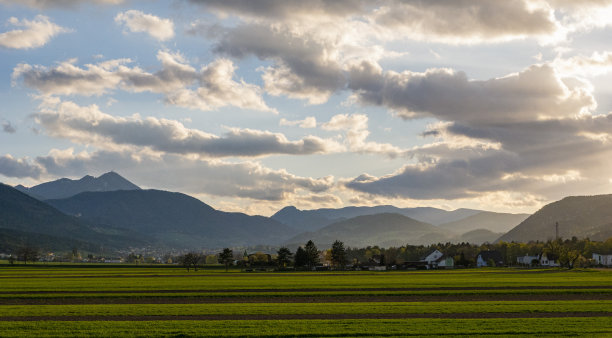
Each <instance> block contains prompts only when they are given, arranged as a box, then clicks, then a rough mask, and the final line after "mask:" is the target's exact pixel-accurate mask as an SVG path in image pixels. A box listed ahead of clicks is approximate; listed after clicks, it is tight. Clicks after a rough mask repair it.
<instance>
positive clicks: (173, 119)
mask: <svg viewBox="0 0 612 338" xmlns="http://www.w3.org/2000/svg"><path fill="white" fill-rule="evenodd" d="M611 71H612V1H609V0H507V1H489V0H454V1H443V0H430V1H419V0H388V1H376V0H374V1H371V0H368V1H366V0H311V1H302V0H242V1H241V0H191V1H187V0H185V1H179V0H173V1H137V0H92V1H78V0H57V1H51V0H20V1H16V0H15V1H13V0H0V102H2V104H1V105H0V181H1V182H4V183H6V184H11V185H16V184H23V185H25V186H32V185H36V184H39V183H42V182H46V181H50V180H55V179H58V178H62V177H68V178H73V179H77V178H80V177H82V176H85V175H93V176H99V175H101V174H103V173H105V172H108V171H111V170H113V171H115V172H118V173H119V174H121V175H122V176H124V177H125V178H127V179H129V180H130V181H132V182H133V183H135V184H137V185H139V186H141V187H143V188H151V189H163V190H170V191H179V192H183V193H186V194H189V195H191V196H194V197H197V198H199V199H200V200H202V201H203V202H205V203H207V204H209V205H211V206H213V207H215V208H217V209H221V210H225V211H241V212H246V213H249V214H260V215H271V214H273V213H274V212H276V211H277V210H279V209H281V208H283V207H284V206H288V205H294V206H296V207H298V208H300V209H314V208H338V207H344V206H350V205H356V206H367V205H380V204H392V205H395V206H398V207H417V206H433V207H439V208H444V209H449V210H451V209H455V208H477V209H483V210H491V211H500V212H515V213H518V212H534V211H536V210H537V209H538V208H540V207H541V206H543V205H545V204H547V203H549V202H552V201H555V200H559V199H561V198H563V197H566V196H569V195H594V194H606V193H610V192H612V170H611V169H612V144H611V141H612V95H611V94H612V74H611Z"/></svg>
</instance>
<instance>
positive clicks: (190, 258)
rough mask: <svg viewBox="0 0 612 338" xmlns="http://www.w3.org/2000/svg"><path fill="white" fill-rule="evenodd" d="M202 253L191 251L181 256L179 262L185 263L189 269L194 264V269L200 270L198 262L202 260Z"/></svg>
mask: <svg viewBox="0 0 612 338" xmlns="http://www.w3.org/2000/svg"><path fill="white" fill-rule="evenodd" d="M200 258H201V257H200V255H199V254H197V253H195V252H189V253H186V254H184V255H182V256H180V257H179V263H181V265H183V266H184V267H185V268H186V269H187V271H188V272H189V269H190V268H191V267H192V266H193V270H194V271H198V262H199V261H200Z"/></svg>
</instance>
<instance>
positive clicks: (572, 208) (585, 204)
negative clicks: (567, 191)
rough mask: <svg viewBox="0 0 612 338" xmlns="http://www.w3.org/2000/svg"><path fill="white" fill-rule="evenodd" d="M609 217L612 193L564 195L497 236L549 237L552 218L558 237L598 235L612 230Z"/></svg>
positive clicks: (515, 238) (552, 230) (509, 238)
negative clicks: (557, 225)
mask: <svg viewBox="0 0 612 338" xmlns="http://www.w3.org/2000/svg"><path fill="white" fill-rule="evenodd" d="M611 220H612V195H597V196H573V197H566V198H564V199H562V200H560V201H557V202H553V203H550V204H548V205H546V206H544V207H542V208H541V209H540V210H538V211H537V212H536V213H535V214H533V215H531V216H529V217H528V218H527V219H526V220H524V221H523V222H522V223H520V224H519V225H517V226H516V227H515V228H514V229H512V230H510V231H509V232H508V233H506V234H505V235H503V236H501V237H500V238H499V240H500V241H506V242H510V241H516V242H528V241H535V240H540V241H545V240H548V239H552V238H554V237H555V223H556V222H559V236H560V237H563V238H571V237H572V236H576V237H578V238H584V237H589V238H592V239H602V238H603V236H606V234H610V233H611V232H612V223H611V222H610V221H611ZM596 237H597V238H596ZM599 237H602V238H599Z"/></svg>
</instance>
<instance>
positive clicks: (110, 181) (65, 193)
mask: <svg viewBox="0 0 612 338" xmlns="http://www.w3.org/2000/svg"><path fill="white" fill-rule="evenodd" d="M15 189H17V190H19V191H21V192H24V193H27V194H29V195H30V196H32V197H35V198H38V199H42V200H47V199H57V198H67V197H70V196H74V195H76V194H79V193H82V192H85V191H115V190H140V188H139V187H138V186H137V185H135V184H133V183H132V182H130V181H128V180H126V179H125V178H123V177H121V175H119V174H117V173H116V172H113V171H111V172H108V173H106V174H104V175H101V176H100V177H93V176H89V175H87V176H84V177H83V178H81V179H79V180H71V179H68V178H61V179H59V180H56V181H52V182H46V183H42V184H39V185H36V186H33V187H31V188H26V187H24V186H22V185H19V186H16V187H15Z"/></svg>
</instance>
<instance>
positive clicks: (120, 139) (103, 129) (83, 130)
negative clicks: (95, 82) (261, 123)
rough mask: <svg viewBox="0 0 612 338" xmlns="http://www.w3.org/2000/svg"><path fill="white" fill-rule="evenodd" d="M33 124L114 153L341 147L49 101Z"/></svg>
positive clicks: (246, 153) (218, 153)
mask: <svg viewBox="0 0 612 338" xmlns="http://www.w3.org/2000/svg"><path fill="white" fill-rule="evenodd" d="M34 119H35V121H36V122H37V123H38V124H39V125H40V126H41V127H43V129H44V131H45V132H46V133H47V134H48V135H50V136H53V137H58V138H65V139H69V140H71V141H73V142H76V143H80V144H95V145H96V146H98V147H106V148H107V149H117V147H118V146H119V147H122V146H134V147H138V148H142V147H144V148H146V149H151V150H152V151H156V152H162V153H173V154H185V155H188V154H196V155H200V156H203V157H213V158H214V157H256V156H265V155H271V154H292V155H307V154H317V153H327V152H333V151H336V150H338V149H341V146H339V145H338V144H336V143H335V142H334V141H331V140H324V139H321V138H318V137H315V136H307V137H305V138H303V139H301V140H298V141H289V140H288V139H287V138H286V137H285V136H284V135H283V134H280V133H272V132H268V131H258V130H252V129H230V131H229V132H227V133H226V134H225V135H223V136H222V137H219V136H216V135H213V134H209V133H206V132H203V131H201V130H197V129H190V128H187V127H185V126H184V125H183V124H182V123H181V122H179V121H176V120H168V119H158V118H154V117H147V118H141V117H140V116H138V115H135V116H131V117H114V116H111V115H109V114H105V113H103V112H101V111H100V109H99V108H98V106H96V105H91V106H86V107H83V106H79V105H77V104H75V103H73V102H70V101H65V102H61V101H59V100H57V99H55V100H53V99H47V100H46V101H45V102H43V103H42V104H41V108H40V111H39V112H38V113H36V114H34Z"/></svg>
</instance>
